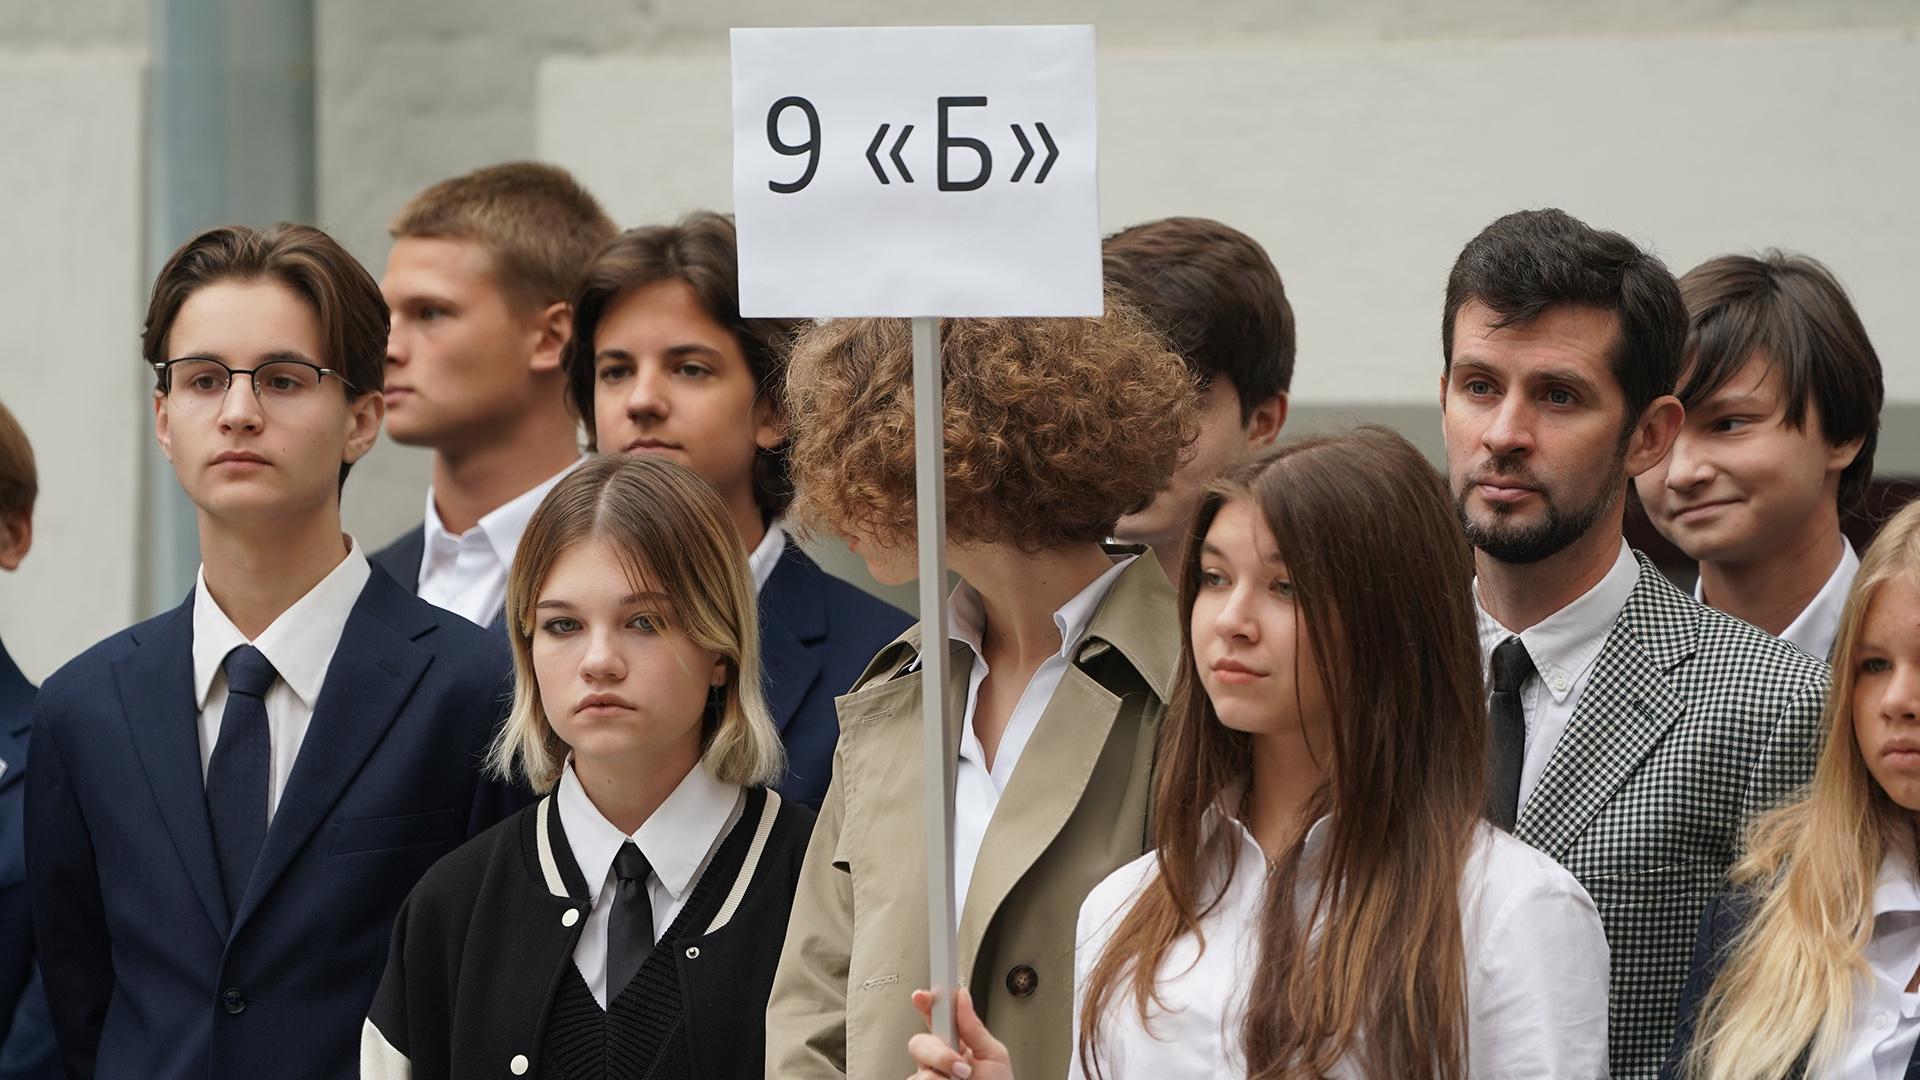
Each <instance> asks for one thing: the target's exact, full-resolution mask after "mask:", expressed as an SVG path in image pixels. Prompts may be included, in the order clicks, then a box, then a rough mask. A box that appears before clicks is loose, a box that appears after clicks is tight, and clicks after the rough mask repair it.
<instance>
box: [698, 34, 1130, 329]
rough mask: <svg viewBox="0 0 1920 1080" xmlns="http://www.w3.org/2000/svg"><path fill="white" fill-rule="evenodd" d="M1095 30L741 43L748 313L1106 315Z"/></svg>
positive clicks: (739, 167) (750, 37)
mask: <svg viewBox="0 0 1920 1080" xmlns="http://www.w3.org/2000/svg"><path fill="white" fill-rule="evenodd" d="M1093 72H1094V56H1093V28H1092V27H1090V26H964V27H900V28H884V27H859V28H831V29H796V30H735V31H733V207H734V215H735V218H736V220H737V222H738V225H739V235H740V309H741V313H742V314H744V315H748V316H768V317H776V316H777V317H831V316H848V315H892V316H929V315H933V316H980V315H1098V314H1100V313H1101V307H1102V305H1101V285H1100V283H1101V277H1100V211H1099V190H1098V179H1097V172H1096V162H1095V152H1096V143H1095V138H1094V134H1095V124H1094V118H1095V114H1094V75H1093Z"/></svg>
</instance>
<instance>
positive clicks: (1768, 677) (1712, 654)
mask: <svg viewBox="0 0 1920 1080" xmlns="http://www.w3.org/2000/svg"><path fill="white" fill-rule="evenodd" d="M1688 602H1689V603H1691V604H1693V606H1694V608H1695V609H1696V611H1697V613H1698V614H1697V618H1698V623H1697V625H1698V627H1699V632H1700V645H1699V650H1698V652H1697V653H1696V654H1695V661H1696V662H1700V661H1708V662H1719V663H1725V664H1730V665H1731V664H1738V665H1741V666H1743V667H1745V668H1747V669H1749V672H1750V673H1749V674H1747V675H1746V678H1748V679H1750V680H1752V681H1756V682H1759V681H1779V682H1785V683H1787V684H1789V685H1790V686H1792V687H1794V688H1798V687H1800V686H1803V685H1805V684H1806V683H1808V682H1813V681H1820V682H1825V681H1826V679H1827V674H1828V668H1827V662H1826V661H1825V660H1821V659H1818V658H1816V657H1813V656H1809V655H1808V654H1807V653H1805V652H1803V651H1801V650H1800V649H1799V648H1798V647H1797V646H1794V645H1789V644H1788V643H1787V642H1785V641H1782V640H1781V639H1780V638H1777V637H1775V636H1773V635H1772V634H1769V633H1767V632H1766V631H1765V630H1762V629H1760V628H1759V627H1757V626H1754V625H1753V624H1752V623H1749V622H1746V621H1744V620H1741V619H1736V618H1734V617H1733V616H1731V615H1729V614H1727V613H1726V612H1724V611H1721V610H1719V609H1718V608H1712V607H1708V606H1707V605H1705V604H1701V603H1699V602H1697V601H1694V600H1693V599H1692V598H1691V597H1689V598H1688Z"/></svg>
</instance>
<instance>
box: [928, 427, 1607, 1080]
mask: <svg viewBox="0 0 1920 1080" xmlns="http://www.w3.org/2000/svg"><path fill="white" fill-rule="evenodd" d="M1178 584H1179V589H1180V610H1181V614H1182V616H1183V619H1184V620H1185V625H1186V627H1187V630H1188V633H1187V636H1186V643H1185V646H1184V648H1183V655H1182V657H1181V665H1180V674H1179V682H1178V684H1177V685H1176V688H1175V691H1174V698H1173V704H1172V706H1171V707H1170V709H1169V712H1168V715H1167V719H1166V721H1165V726H1164V727H1163V739H1164V741H1163V743H1162V746H1161V752H1160V762H1159V770H1158V776H1157V779H1156V799H1155V808H1154V820H1153V831H1154V840H1155V849H1154V851H1153V852H1151V853H1150V854H1148V855H1147V856H1145V857H1143V858H1141V859H1139V860H1137V861H1135V862H1133V863H1131V864H1129V865H1127V866H1125V867H1123V868H1122V869H1120V870H1119V871H1117V872H1116V873H1114V874H1113V875H1112V876H1110V877H1109V878H1108V879H1107V880H1106V881H1104V882H1102V883H1101V884H1100V885H1099V886H1098V887H1097V888H1095V889H1094V891H1093V892H1092V894H1091V895H1089V896H1088V898H1087V901H1086V903H1085V905H1084V906H1083V907H1082V908H1081V912H1080V926H1079V934H1078V937H1077V942H1076V944H1077V949H1078V952H1077V955H1078V957H1079V959H1078V961H1077V964H1076V966H1077V967H1078V968H1079V979H1078V992H1079V1007H1078V1009H1077V1010H1076V1012H1077V1016H1078V1019H1077V1028H1078V1033H1077V1034H1078V1052H1077V1053H1076V1055H1075V1058H1074V1073H1073V1075H1075V1076H1089V1077H1101V1078H1104V1080H1131V1078H1144V1077H1152V1078H1154V1080H1181V1078H1186V1077H1193V1078H1199V1077H1208V1078H1212V1077H1220V1076H1246V1077H1258V1078H1262V1080H1266V1078H1283V1077H1284V1078H1294V1077H1299V1078H1306V1077H1314V1078H1318V1077H1393V1078H1395V1080H1401V1078H1414V1077H1433V1078H1466V1077H1518V1076H1525V1077H1563V1078H1588V1077H1599V1076H1604V1075H1605V1074H1606V1071H1607V1060H1606V1045H1607V1037H1606V1015H1607V948H1606V940H1605V937H1604V934H1603V932H1602V930H1601V927H1600V920H1599V916H1598V914H1597V913H1596V912H1595V910H1594V907H1593V903H1592V901H1591V900H1590V899H1589V898H1588V897H1587V895H1586V893H1585V892H1584V891H1583V890H1582V889H1581V888H1580V885H1579V884H1578V883H1577V882H1576V881H1575V880H1574V878H1573V876H1572V875H1571V874H1569V873H1568V872H1567V871H1566V870H1565V869H1563V868H1561V867H1560V866H1559V865H1557V864H1556V863H1554V862H1553V861H1552V860H1551V859H1549V858H1547V857H1546V856H1545V855H1542V854H1540V853H1539V852H1537V851H1535V850H1533V849H1532V848H1530V847H1527V846H1526V845H1524V844H1522V843H1520V842H1519V841H1517V840H1514V839H1513V838H1512V837H1510V836H1508V835H1506V834H1505V833H1502V832H1499V831H1497V830H1495V829H1493V828H1492V827H1491V826H1488V825H1486V824H1484V823H1483V822H1481V821H1480V808H1481V805H1482V797H1483V788H1484V785H1485V772H1486V743H1487V721H1486V706H1485V695H1484V692H1483V689H1482V685H1481V674H1480V671H1481V668H1480V658H1479V652H1478V645H1477V638H1476V636H1475V631H1474V621H1473V609H1472V604H1473V599H1472V592H1471V580H1470V563H1469V558H1468V552H1467V547H1466V543H1465V540H1464V539H1463V538H1462V536H1461V535H1460V530H1459V527H1458V525H1457V523H1456V521H1455V519H1454V514H1453V511H1452V504H1451V501H1450V499H1449V498H1448V496H1447V492H1446V488H1445V485H1444V483H1443V482H1442V481H1441V479H1440V477H1439V475H1438V474H1437V473H1436V472H1435V471H1434V469H1433V467H1432V466H1431V465H1429V464H1428V463H1427V462H1426V460H1425V459H1424V458H1422V457H1421V456H1420V454H1419V452H1418V451H1417V450H1415V449H1414V448H1413V446H1412V445H1411V444H1409V443H1408V442H1407V441H1406V440H1405V439H1402V438H1401V437H1400V436H1398V435H1395V434H1393V433H1391V432H1389V431H1386V430H1385V429H1381V428H1362V429H1359V430H1357V431H1353V432H1349V433H1344V434H1338V435H1331V436H1321V437H1313V438H1306V439H1299V440H1294V441H1291V442H1288V443H1286V444H1283V445H1282V446H1281V447H1280V448H1278V449H1277V450H1275V451H1274V452H1272V453H1270V454H1268V455H1265V456H1263V457H1261V458H1258V459H1255V460H1253V461H1251V462H1249V463H1247V464H1245V465H1243V466H1241V467H1239V468H1238V469H1236V470H1234V471H1232V472H1230V473H1228V474H1227V476H1226V477H1224V478H1223V479H1222V480H1221V482H1220V483H1218V484H1216V485H1215V486H1214V488H1213V489H1212V490H1211V492H1210V493H1209V494H1208V496H1207V497H1206V498H1205V499H1204V500H1203V501H1202V503H1201V505H1200V508H1199V511H1198V514H1197V516H1196V518H1195V521H1194V523H1193V528H1192V531H1191V534H1190V537H1189V540H1188V544H1187V549H1186V553H1185V556H1184V559H1183V564H1182V569H1181V575H1180V581H1179V583H1178ZM919 1000H920V1002H921V1003H922V1004H924V1001H925V999H924V998H921V999H919ZM961 1014H962V1019H963V1023H962V1025H961V1029H960V1035H961V1039H962V1042H963V1043H966V1044H968V1045H967V1051H968V1055H969V1056H966V1057H962V1056H958V1055H955V1054H954V1053H953V1052H952V1051H950V1050H948V1049H947V1048H946V1047H944V1046H942V1045H940V1044H939V1042H938V1040H936V1039H934V1038H933V1037H932V1036H921V1037H919V1038H918V1039H916V1040H915V1043H914V1045H913V1046H912V1047H911V1048H910V1049H911V1051H912V1053H913V1054H914V1057H915V1060H916V1061H917V1062H918V1063H919V1064H920V1065H921V1067H922V1075H925V1076H943V1075H951V1076H960V1077H967V1076H971V1077H974V1078H975V1080H989V1078H990V1077H993V1076H995V1075H996V1074H997V1075H1001V1076H1008V1075H1011V1070H1010V1067H1009V1066H1008V1064H1007V1063H1006V1062H1005V1061H1004V1060H999V1059H997V1057H996V1054H995V1052H994V1051H995V1050H996V1049H997V1047H996V1046H994V1045H993V1044H992V1040H991V1038H990V1036H987V1035H986V1033H985V1031H984V1029H982V1028H980V1027H979V1025H978V1022H977V1019H976V1018H975V1017H974V1016H973V1014H972V1012H971V1010H970V1009H967V1008H965V1007H964V1004H963V1007H962V1009H961ZM970 1035H971V1036H972V1038H969V1036H970ZM1018 1064H1019V1063H1018V1062H1014V1063H1012V1065H1014V1066H1017V1065H1018ZM1002 1070H1006V1071H1002Z"/></svg>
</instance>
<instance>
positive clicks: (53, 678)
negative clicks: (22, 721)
mask: <svg viewBox="0 0 1920 1080" xmlns="http://www.w3.org/2000/svg"><path fill="white" fill-rule="evenodd" d="M176 619H178V620H180V621H181V624H182V625H181V627H180V628H173V627H172V625H171V624H172V623H173V622H174V620H176ZM192 629H193V624H192V615H191V611H190V608H189V607H188V606H187V605H184V604H183V605H181V606H180V607H176V608H173V609H172V610H169V611H164V612H162V613H160V614H158V615H155V616H154V617H153V618H151V619H146V620H143V621H141V622H137V623H135V624H133V625H132V626H129V627H127V628H126V629H125V630H121V631H118V632H116V633H113V634H109V635H108V636H106V637H104V638H102V639H100V640H99V641H97V642H94V643H93V644H92V645H90V646H88V647H87V648H86V649H85V650H84V651H83V652H81V653H80V655H78V656H76V657H74V658H73V659H71V660H69V661H67V662H66V663H64V664H62V665H60V667H59V669H58V670H56V671H55V672H54V673H53V674H52V675H49V676H47V681H46V682H44V683H42V684H40V694H39V703H40V705H41V706H42V707H46V706H50V705H64V704H66V703H68V702H70V701H71V700H72V699H73V698H74V697H75V696H76V695H78V696H91V695H93V694H95V693H98V692H100V688H101V687H102V686H105V685H110V683H109V682H108V680H109V679H110V678H111V676H112V673H113V665H114V664H115V663H117V662H119V660H120V659H121V658H122V657H124V656H126V655H127V654H129V653H131V652H133V651H134V650H135V649H137V648H139V647H140V646H141V645H143V644H146V643H148V642H151V641H152V640H153V639H154V638H156V637H158V636H159V635H160V634H162V633H166V632H170V631H171V632H182V630H184V632H186V633H191V632H192Z"/></svg>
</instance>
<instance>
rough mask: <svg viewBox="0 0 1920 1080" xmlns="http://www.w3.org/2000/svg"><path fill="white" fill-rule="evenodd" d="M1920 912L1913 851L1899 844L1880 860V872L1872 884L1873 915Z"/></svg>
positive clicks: (1919, 893)
mask: <svg viewBox="0 0 1920 1080" xmlns="http://www.w3.org/2000/svg"><path fill="white" fill-rule="evenodd" d="M1913 913H1920V880H1915V873H1914V865H1913V855H1912V853H1911V852H1909V851H1908V850H1907V849H1906V846H1905V845H1904V844H1896V845H1894V846H1893V847H1892V848H1891V849H1890V850H1888V852H1887V854H1886V857H1884V858H1883V859H1881V860H1880V876H1879V879H1878V880H1877V881H1875V883H1874V887H1873V915H1874V918H1876V919H1877V918H1879V917H1880V916H1882V915H1893V914H1913Z"/></svg>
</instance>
